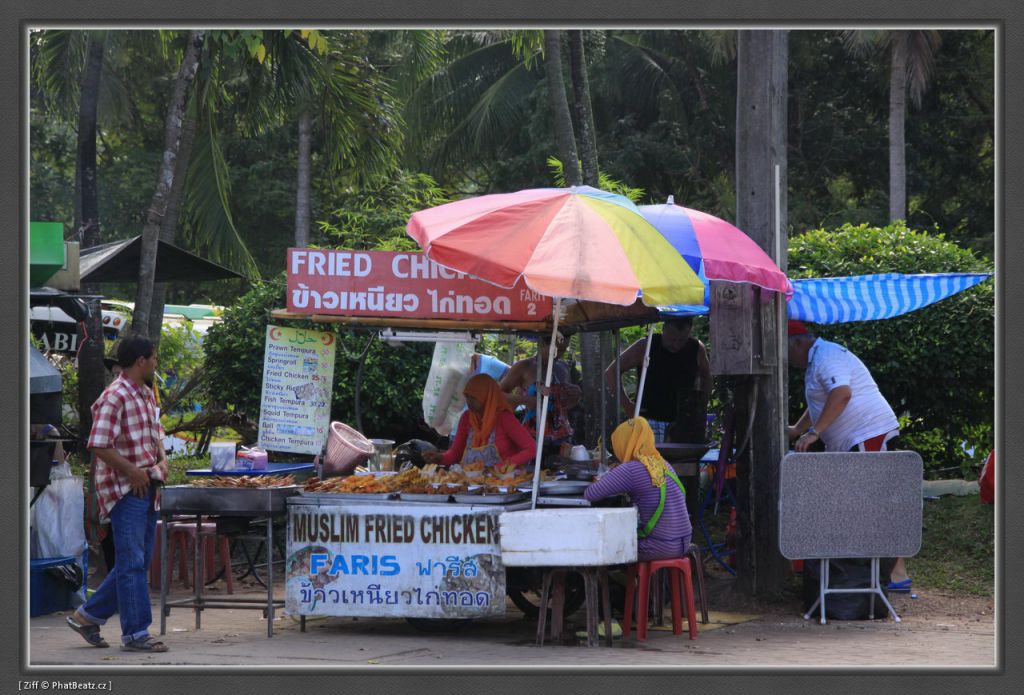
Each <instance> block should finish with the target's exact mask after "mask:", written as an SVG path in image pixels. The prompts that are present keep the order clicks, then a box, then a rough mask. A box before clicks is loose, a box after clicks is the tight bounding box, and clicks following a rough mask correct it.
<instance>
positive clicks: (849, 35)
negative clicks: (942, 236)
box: [844, 29, 942, 221]
mask: <svg viewBox="0 0 1024 695" xmlns="http://www.w3.org/2000/svg"><path fill="white" fill-rule="evenodd" d="M844 39H845V40H846V44H847V46H848V47H849V48H850V49H851V50H852V51H854V52H861V53H862V52H864V51H865V50H867V48H868V47H869V46H875V47H877V48H878V49H880V50H881V51H882V52H883V53H886V54H888V57H889V220H890V221H895V220H905V219H906V218H907V147H906V141H905V132H906V125H905V124H906V117H907V95H908V93H909V96H910V100H911V102H912V103H913V104H914V106H917V107H920V106H921V97H922V96H923V95H924V92H925V91H926V90H927V89H928V82H929V80H930V78H931V73H932V69H933V68H934V66H935V53H936V52H937V51H938V49H939V46H940V45H941V43H942V34H941V33H939V32H938V31H935V30H933V29H932V30H899V31H875V30H872V31H847V32H844Z"/></svg>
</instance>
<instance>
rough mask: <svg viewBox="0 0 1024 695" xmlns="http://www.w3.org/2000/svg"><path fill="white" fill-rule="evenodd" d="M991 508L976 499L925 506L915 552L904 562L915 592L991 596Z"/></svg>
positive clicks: (945, 500) (931, 502)
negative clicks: (926, 591)
mask: <svg viewBox="0 0 1024 695" xmlns="http://www.w3.org/2000/svg"><path fill="white" fill-rule="evenodd" d="M993 512H994V508H993V506H992V505H991V504H982V503H981V501H980V500H979V499H978V496H977V495H968V496H966V497H956V496H954V495H947V496H945V497H940V498H939V499H937V500H925V503H924V533H923V536H922V540H921V552H919V553H918V554H917V555H915V556H914V557H912V558H907V572H908V574H909V575H910V576H911V577H912V578H913V580H914V587H915V588H928V589H937V590H941V591H949V592H952V593H960V594H970V595H973V596H992V594H993V591H994V582H995V553H994V547H995V530H994V513H993Z"/></svg>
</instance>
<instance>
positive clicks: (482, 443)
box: [423, 374, 536, 467]
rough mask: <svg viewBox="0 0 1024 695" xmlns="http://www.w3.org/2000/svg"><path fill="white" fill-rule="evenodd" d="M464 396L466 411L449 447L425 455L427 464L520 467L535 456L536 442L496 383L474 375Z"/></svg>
mask: <svg viewBox="0 0 1024 695" xmlns="http://www.w3.org/2000/svg"><path fill="white" fill-rule="evenodd" d="M463 394H464V395H465V397H466V407H467V408H468V410H467V411H466V412H464V413H463V414H462V417H461V418H460V419H459V425H458V428H457V429H456V431H455V441H453V442H452V447H451V448H450V449H449V450H448V451H446V452H444V454H437V453H434V454H433V455H424V457H423V458H424V459H425V460H426V461H427V462H428V463H440V464H441V465H442V466H450V465H452V464H453V463H463V464H475V463H477V462H480V461H482V462H483V464H484V466H485V467H489V466H497V465H499V464H502V463H512V464H514V465H516V466H523V465H525V464H526V463H527V462H528V461H529V460H530V459H532V458H533V457H534V454H535V453H536V442H534V440H533V438H532V437H530V433H529V432H528V431H527V429H526V428H525V427H523V425H522V424H521V423H520V422H519V420H517V419H516V416H515V415H514V414H513V413H512V406H511V405H509V403H508V401H507V400H506V399H505V394H504V393H502V391H501V387H500V386H498V382H497V381H495V380H494V379H493V378H491V377H490V376H488V375H486V374H477V375H476V376H474V377H473V378H471V379H470V380H469V381H468V382H466V388H465V389H463Z"/></svg>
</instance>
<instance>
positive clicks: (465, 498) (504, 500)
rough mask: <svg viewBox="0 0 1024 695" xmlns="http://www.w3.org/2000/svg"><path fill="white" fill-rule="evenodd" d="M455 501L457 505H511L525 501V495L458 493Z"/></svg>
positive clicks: (511, 493) (520, 493)
mask: <svg viewBox="0 0 1024 695" xmlns="http://www.w3.org/2000/svg"><path fill="white" fill-rule="evenodd" d="M454 497H455V501H456V502H458V503H459V504H511V503H512V502H520V501H522V500H525V499H526V497H527V495H526V493H524V492H510V493H507V494H504V495H470V494H467V493H460V494H458V495H455V496H454Z"/></svg>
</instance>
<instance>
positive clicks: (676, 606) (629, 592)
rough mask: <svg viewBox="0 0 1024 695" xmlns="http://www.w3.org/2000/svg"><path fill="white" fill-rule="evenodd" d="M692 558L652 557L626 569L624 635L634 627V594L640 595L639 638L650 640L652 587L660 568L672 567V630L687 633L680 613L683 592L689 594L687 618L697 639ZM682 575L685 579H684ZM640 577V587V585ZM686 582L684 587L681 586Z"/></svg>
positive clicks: (637, 631)
mask: <svg viewBox="0 0 1024 695" xmlns="http://www.w3.org/2000/svg"><path fill="white" fill-rule="evenodd" d="M690 564H691V562H690V557H689V556H686V557H679V558H672V559H668V560H648V561H645V562H637V563H634V564H632V565H630V566H629V568H628V569H627V570H626V605H625V608H624V611H623V613H624V619H623V621H622V634H623V636H628V635H629V633H630V632H631V630H632V626H633V597H634V594H636V598H637V600H636V606H637V608H636V611H637V621H636V638H637V641H639V642H643V641H644V640H646V639H647V609H648V598H649V592H650V586H651V577H652V576H653V575H656V574H657V572H658V571H659V570H662V569H668V570H669V571H670V573H671V574H670V578H671V582H672V585H671V593H672V632H673V633H674V634H676V635H681V634H683V623H682V617H681V615H680V604H681V603H682V598H683V594H684V593H685V597H686V620H687V623H688V624H689V628H690V639H697V617H696V612H697V611H696V607H695V606H694V601H693V577H692V576H691V575H692V572H691V569H690ZM680 576H682V578H683V579H684V580H685V582H680ZM638 580H639V590H637V587H636V584H637V581H638ZM680 584H682V587H680Z"/></svg>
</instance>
